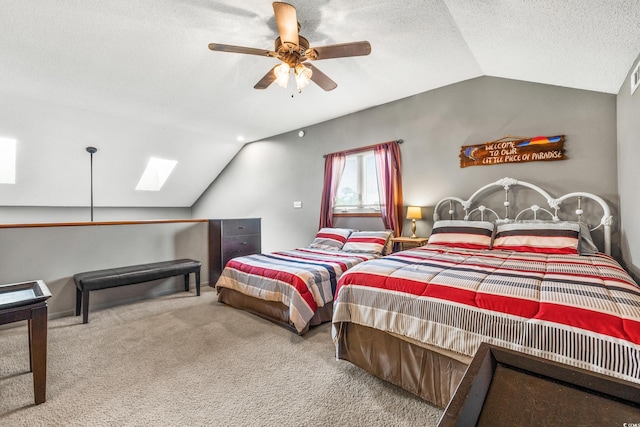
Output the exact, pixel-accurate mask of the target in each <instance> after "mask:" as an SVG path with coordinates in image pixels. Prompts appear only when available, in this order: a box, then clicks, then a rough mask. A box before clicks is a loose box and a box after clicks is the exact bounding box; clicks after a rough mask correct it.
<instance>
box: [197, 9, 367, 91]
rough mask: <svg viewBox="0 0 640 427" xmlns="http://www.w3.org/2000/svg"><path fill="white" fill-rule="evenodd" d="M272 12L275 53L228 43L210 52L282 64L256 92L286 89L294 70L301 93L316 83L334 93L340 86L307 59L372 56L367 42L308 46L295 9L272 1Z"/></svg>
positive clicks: (212, 45)
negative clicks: (272, 86)
mask: <svg viewBox="0 0 640 427" xmlns="http://www.w3.org/2000/svg"><path fill="white" fill-rule="evenodd" d="M273 12H274V14H275V18H276V24H277V26H278V32H279V33H280V37H278V38H277V39H276V40H275V48H274V50H264V49H255V48H251V47H242V46H232V45H228V44H220V43H210V44H209V49H211V50H213V51H218V52H232V53H245V54H249V55H259V56H268V57H271V58H278V59H279V60H280V61H282V63H281V64H278V65H276V66H274V67H273V68H271V70H269V72H268V73H267V74H265V75H264V77H262V78H261V79H260V81H258V83H256V85H255V86H254V88H255V89H266V88H267V87H269V85H270V84H271V83H273V82H274V81H275V82H276V83H277V84H279V85H280V86H282V87H284V88H286V87H287V84H288V82H289V76H290V72H291V70H293V72H294V77H295V80H296V86H297V89H298V91H301V90H302V88H303V87H305V86H306V85H308V84H309V81H312V82H314V83H315V84H317V85H318V86H320V87H321V88H322V89H324V90H326V91H329V90H333V89H335V88H336V87H338V85H337V84H336V82H334V81H333V80H331V79H330V78H329V76H327V75H326V74H324V73H323V72H322V71H320V70H319V69H318V68H317V67H315V66H314V65H311V64H310V63H308V62H307V63H304V62H305V61H307V60H311V61H319V60H322V59H331V58H344V57H348V56H363V55H368V54H370V53H371V45H370V44H369V42H368V41H360V42H352V43H342V44H333V45H329V46H322V47H309V41H308V40H307V39H305V38H304V37H302V36H301V35H299V34H298V31H299V30H300V23H299V22H298V19H297V16H296V8H295V7H293V6H292V5H290V4H288V3H283V2H278V1H277V2H273Z"/></svg>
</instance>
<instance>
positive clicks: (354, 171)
mask: <svg viewBox="0 0 640 427" xmlns="http://www.w3.org/2000/svg"><path fill="white" fill-rule="evenodd" d="M333 211H334V213H338V214H339V213H378V212H380V195H379V192H378V176H377V172H376V160H375V157H374V154H373V150H371V151H365V152H362V153H357V154H351V155H348V156H346V158H345V166H344V172H343V173H342V177H341V178H340V184H339V185H338V191H337V194H336V200H335V204H334V206H333Z"/></svg>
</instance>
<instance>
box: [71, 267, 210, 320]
mask: <svg viewBox="0 0 640 427" xmlns="http://www.w3.org/2000/svg"><path fill="white" fill-rule="evenodd" d="M201 265H202V263H201V262H200V261H195V260H192V259H178V260H174V261H162V262H153V263H149V264H140V265H130V266H127V267H117V268H107V269H104V270H95V271H87V272H84V273H78V274H74V275H73V280H74V281H75V282H76V316H79V315H80V301H82V323H88V322H89V291H97V290H99V289H107V288H114V287H116V286H125V285H133V284H135V283H142V282H149V281H151V280H158V279H165V278H167V277H172V276H180V275H184V290H185V292H188V291H189V274H190V273H195V276H196V295H200V267H201Z"/></svg>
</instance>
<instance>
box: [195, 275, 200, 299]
mask: <svg viewBox="0 0 640 427" xmlns="http://www.w3.org/2000/svg"><path fill="white" fill-rule="evenodd" d="M196 295H197V296H200V270H198V271H196Z"/></svg>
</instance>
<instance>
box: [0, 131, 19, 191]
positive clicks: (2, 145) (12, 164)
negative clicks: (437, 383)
mask: <svg viewBox="0 0 640 427" xmlns="http://www.w3.org/2000/svg"><path fill="white" fill-rule="evenodd" d="M16 145H17V141H16V140H15V139H10V138H0V184H15V183H16Z"/></svg>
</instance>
